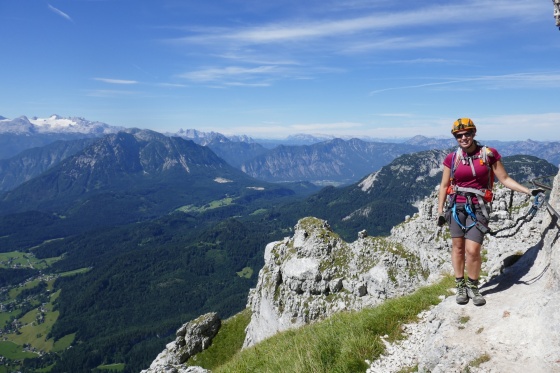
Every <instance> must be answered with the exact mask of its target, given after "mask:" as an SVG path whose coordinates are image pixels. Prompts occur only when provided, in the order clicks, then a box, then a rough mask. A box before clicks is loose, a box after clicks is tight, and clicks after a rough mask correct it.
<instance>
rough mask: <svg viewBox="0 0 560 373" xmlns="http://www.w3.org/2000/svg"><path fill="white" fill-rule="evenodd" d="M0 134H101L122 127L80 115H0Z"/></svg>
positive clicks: (121, 128) (112, 131) (116, 130)
mask: <svg viewBox="0 0 560 373" xmlns="http://www.w3.org/2000/svg"><path fill="white" fill-rule="evenodd" d="M0 118H2V119H1V122H0V134H1V133H12V134H31V133H33V134H35V133H42V134H78V133H79V134H85V135H92V134H95V135H103V134H108V133H115V132H119V131H122V130H123V129H124V128H123V127H115V126H110V125H108V124H106V123H102V122H97V121H89V120H86V119H84V118H80V117H69V118H65V117H62V116H60V115H58V114H52V115H51V116H50V117H48V118H38V117H32V118H31V119H29V118H28V117H26V116H25V115H22V116H20V117H19V118H16V119H12V120H10V119H8V118H4V117H0Z"/></svg>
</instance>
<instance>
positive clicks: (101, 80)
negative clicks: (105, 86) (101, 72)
mask: <svg viewBox="0 0 560 373" xmlns="http://www.w3.org/2000/svg"><path fill="white" fill-rule="evenodd" d="M93 80H97V81H99V82H103V83H109V84H125V85H126V84H138V82H137V81H136V80H124V79H108V78H93Z"/></svg>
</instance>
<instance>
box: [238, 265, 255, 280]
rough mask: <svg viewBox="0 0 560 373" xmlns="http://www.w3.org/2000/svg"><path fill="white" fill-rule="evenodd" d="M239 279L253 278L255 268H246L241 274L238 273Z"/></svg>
mask: <svg viewBox="0 0 560 373" xmlns="http://www.w3.org/2000/svg"><path fill="white" fill-rule="evenodd" d="M236 273H237V275H238V276H239V277H245V278H251V276H253V268H251V267H245V268H243V269H242V270H241V271H240V272H236Z"/></svg>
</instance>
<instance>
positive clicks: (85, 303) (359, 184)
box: [0, 119, 558, 373]
mask: <svg viewBox="0 0 560 373" xmlns="http://www.w3.org/2000/svg"><path fill="white" fill-rule="evenodd" d="M57 120H58V119H57ZM28 122H30V123H32V122H33V121H32V120H28ZM32 124H33V123H32ZM0 136H1V135H0ZM14 136H16V135H14ZM17 136H23V137H25V135H21V134H20V135H17ZM29 136H31V137H33V135H29ZM417 140H421V139H416V140H415V141H417ZM446 141H447V140H446ZM211 144H222V145H224V148H225V147H226V146H227V147H229V152H230V154H231V155H230V157H231V158H234V156H235V149H236V147H237V146H239V147H241V146H243V147H244V149H246V155H245V156H246V157H247V159H246V160H244V161H243V162H238V163H237V164H238V167H234V166H233V165H232V164H231V163H233V161H231V160H230V161H227V160H225V159H224V158H225V156H224V158H221V157H220V156H219V155H217V153H218V152H217V151H214V150H213V149H212V146H211ZM240 144H242V145H240ZM376 145H377V144H376ZM400 145H401V144H391V143H385V144H382V146H383V147H381V148H375V147H373V146H372V147H370V145H369V143H367V142H365V141H363V140H357V139H356V140H352V139H350V140H336V139H335V140H329V141H327V142H323V143H317V144H314V145H305V146H283V147H280V150H281V151H278V152H279V153H281V154H284V155H282V157H285V159H281V160H279V161H278V162H277V163H276V164H277V166H276V167H278V168H279V167H280V165H283V166H282V167H287V168H289V167H288V166H289V164H290V162H296V163H297V162H299V161H298V160H297V157H293V156H292V154H301V155H300V156H299V158H302V160H301V164H302V165H303V164H304V163H305V162H306V161H307V160H312V161H310V162H309V165H306V166H301V167H302V168H304V169H305V167H307V168H311V165H313V164H322V165H323V166H321V167H319V168H317V169H318V170H324V169H326V168H328V166H327V164H328V162H331V163H335V162H338V161H339V160H340V159H342V160H344V161H345V162H347V163H346V164H347V166H346V167H350V165H351V164H353V163H360V162H361V163H367V162H369V161H368V159H366V158H358V155H357V154H369V156H371V157H372V159H373V158H375V156H376V157H379V158H381V154H389V155H387V158H385V162H387V163H386V164H384V165H381V163H379V166H378V167H379V169H378V170H373V169H372V170H370V171H366V168H364V167H363V165H359V167H362V168H361V170H362V171H361V172H365V173H364V174H363V175H362V176H359V173H358V172H356V173H355V174H354V175H352V176H351V178H356V179H357V180H356V181H355V182H353V183H350V184H349V185H346V186H344V187H334V186H328V187H325V188H323V189H321V190H318V189H317V188H316V187H315V186H313V185H312V184H310V183H308V182H307V181H304V182H298V183H295V182H292V183H288V182H286V183H281V184H280V183H270V182H268V181H265V180H259V179H257V178H254V177H252V176H251V175H248V174H247V173H245V172H243V171H242V170H241V169H240V168H241V165H242V164H244V163H246V162H249V155H248V154H249V153H251V152H252V151H255V152H262V154H261V155H260V156H264V155H267V154H268V153H269V152H273V151H275V149H267V148H265V147H264V146H260V145H259V144H257V143H252V142H249V141H239V142H236V141H233V140H230V139H228V138H226V137H222V136H221V135H219V134H215V135H214V136H213V139H212V140H210V141H209V142H208V143H207V144H206V146H202V145H200V144H197V143H196V142H195V141H192V140H188V139H185V138H182V137H179V136H167V135H164V134H161V133H157V132H154V131H150V130H139V129H126V130H121V131H115V132H110V133H107V134H103V135H96V136H86V137H85V138H83V139H73V140H70V141H59V142H51V143H50V144H49V145H46V146H43V147H41V148H36V149H27V150H25V151H24V152H20V153H19V154H17V155H15V156H12V157H10V158H9V159H4V160H3V161H2V162H1V163H0V170H2V171H1V172H0V180H6V182H5V184H3V185H6V187H5V189H4V191H3V192H2V193H0V254H1V253H6V252H10V253H15V252H24V253H25V255H27V262H25V263H28V262H30V261H31V259H32V258H36V259H37V262H33V263H35V264H33V265H30V266H28V267H23V268H12V267H3V266H2V265H0V280H2V284H4V283H5V284H6V285H7V286H13V287H14V288H15V287H17V286H18V285H19V284H20V283H21V282H23V281H22V280H21V279H22V278H24V277H25V278H30V279H32V280H31V281H27V282H26V285H25V286H26V287H25V289H26V292H25V293H23V295H21V296H19V298H17V297H15V296H14V297H12V296H10V294H13V293H14V292H10V291H4V292H2V293H0V304H2V307H6V308H7V309H8V308H9V310H10V311H9V312H10V313H9V316H8V317H7V318H2V319H0V323H1V322H4V324H0V327H3V328H6V329H9V331H7V332H5V333H4V336H6V338H10V340H11V341H16V342H17V343H16V344H18V343H19V344H18V345H19V346H23V345H24V344H25V345H28V344H29V345H32V346H34V348H37V349H39V350H41V351H42V353H43V354H44V355H43V356H41V357H40V358H39V357H35V358H30V359H29V360H30V361H28V362H27V365H26V366H31V365H33V364H34V366H36V367H37V369H42V368H46V367H47V366H51V368H50V369H51V372H53V373H55V372H69V371H71V372H82V371H83V372H86V371H87V372H90V371H91V370H92V369H97V368H98V367H99V366H103V365H104V364H108V363H123V364H125V367H124V368H123V371H125V372H138V371H139V370H140V369H142V368H145V367H146V364H149V362H150V361H151V359H153V356H155V354H157V352H159V351H161V349H162V347H163V345H164V344H165V341H166V340H167V337H168V336H169V335H170V334H172V333H173V332H174V330H176V328H177V327H178V326H179V325H181V324H182V323H184V322H185V321H186V320H190V319H192V318H194V317H196V316H198V315H200V314H202V313H204V312H208V311H215V312H218V313H219V314H220V315H221V317H228V316H231V315H233V314H235V313H237V312H239V311H240V310H241V309H243V308H244V307H245V302H246V299H247V294H248V292H249V289H250V288H251V287H253V286H254V285H255V284H256V276H255V275H254V274H255V273H256V272H258V271H259V270H260V268H262V266H263V252H264V248H265V246H266V244H267V243H268V242H272V241H276V240H280V239H282V238H283V237H286V236H287V235H290V234H291V232H292V229H293V226H294V224H295V223H296V222H297V221H298V220H299V219H301V218H303V217H305V216H317V217H319V218H321V219H325V220H326V221H328V222H329V224H330V225H331V226H333V228H334V229H336V230H337V232H340V235H341V237H343V238H345V239H354V238H355V237H356V235H357V232H359V231H361V230H363V229H365V230H367V231H368V232H370V235H387V234H389V232H390V230H391V228H392V227H393V226H394V225H397V224H399V223H400V222H402V221H403V220H404V218H405V216H406V215H412V214H413V213H414V212H415V211H416V210H417V208H416V207H415V205H416V204H417V202H418V201H419V200H421V199H422V198H424V197H425V196H427V195H430V193H432V192H433V190H434V188H435V187H436V186H437V184H438V183H439V179H440V178H441V160H442V159H443V157H444V156H445V154H446V152H447V151H448V150H445V149H430V150H423V151H419V152H414V153H412V152H411V153H408V152H404V153H400V154H399V152H400V151H401V150H402V149H403V148H400V147H398V146H400ZM539 145H542V144H539ZM215 146H216V148H217V147H218V145H215ZM409 146H411V147H413V146H417V145H409ZM349 149H350V150H349ZM352 149H354V152H352V151H351V150H352ZM379 149H382V150H379ZM396 149H397V150H396ZM408 149H412V148H408ZM282 152H283V153H282ZM313 152H316V154H315V155H313V154H314V153H313ZM328 152H336V153H337V155H338V156H337V157H331V158H328V157H327V156H326V154H327V153H328ZM224 154H225V152H224ZM290 157H291V158H290ZM271 159H272V158H271ZM325 159H326V160H325ZM315 162H319V163H315ZM321 162H322V163H321ZM265 164H266V162H265ZM504 164H505V165H506V168H507V169H508V171H509V172H510V173H511V174H512V175H515V178H516V179H517V180H518V181H520V182H526V181H528V180H530V179H532V178H534V177H536V176H546V175H550V174H554V173H557V170H558V169H557V168H556V166H554V165H553V164H550V163H549V162H547V161H546V160H544V159H539V158H535V157H533V156H526V155H517V156H506V157H504ZM372 168H373V167H372ZM18 170H19V171H18ZM298 172H299V171H298ZM301 175H305V172H301ZM316 175H320V176H321V177H324V176H325V174H321V173H319V172H317V173H316ZM347 175H349V174H346V177H348V176H347ZM296 179H298V177H293V178H292V180H296ZM9 183H11V184H9ZM8 185H10V186H8ZM10 255H11V254H10ZM37 263H41V264H40V265H39V264H37ZM16 274H17V276H16ZM45 275H48V277H43V276H45ZM20 288H21V287H20ZM20 291H21V290H20ZM12 298H17V299H12ZM18 302H19V303H18ZM16 304H17V307H16ZM43 311H44V312H46V314H47V315H48V316H49V317H51V319H50V320H51V321H50V322H51V324H49V325H50V326H49V328H48V329H42V330H41V332H39V331H36V332H34V333H30V332H26V333H22V330H24V331H26V330H35V329H33V328H35V327H37V325H36V324H33V320H34V317H35V316H34V315H35V314H36V313H39V314H40V313H41V312H43ZM55 314H56V317H55ZM14 319H18V320H23V321H22V322H25V320H31V322H29V324H26V325H19V324H18V323H13V322H12V321H13V320H14ZM24 327H25V328H27V329H24ZM11 328H15V329H11ZM45 330H46V331H45ZM18 332H19V334H18ZM39 334H40V335H41V337H39V336H38V335H39ZM23 338H28V339H23ZM53 341H54V342H53ZM57 341H70V342H68V343H69V344H70V345H71V346H72V348H68V349H64V350H61V351H55V349H52V347H51V350H45V349H46V347H45V346H49V343H50V346H52V344H53V343H56V342H57ZM11 362H12V361H11ZM14 364H15V365H14V368H13V370H16V369H20V368H22V365H21V364H20V365H17V363H14ZM53 364H54V365H53ZM16 367H17V368H16ZM29 371H33V370H32V369H30V370H29Z"/></svg>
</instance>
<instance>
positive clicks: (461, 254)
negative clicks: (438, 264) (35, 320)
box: [451, 237, 478, 278]
mask: <svg viewBox="0 0 560 373" xmlns="http://www.w3.org/2000/svg"><path fill="white" fill-rule="evenodd" d="M468 242H471V241H468ZM451 245H452V247H451V264H452V265H453V271H454V272H455V278H463V277H465V239H464V238H463V237H454V238H452V240H451ZM477 278H478V277H477Z"/></svg>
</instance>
